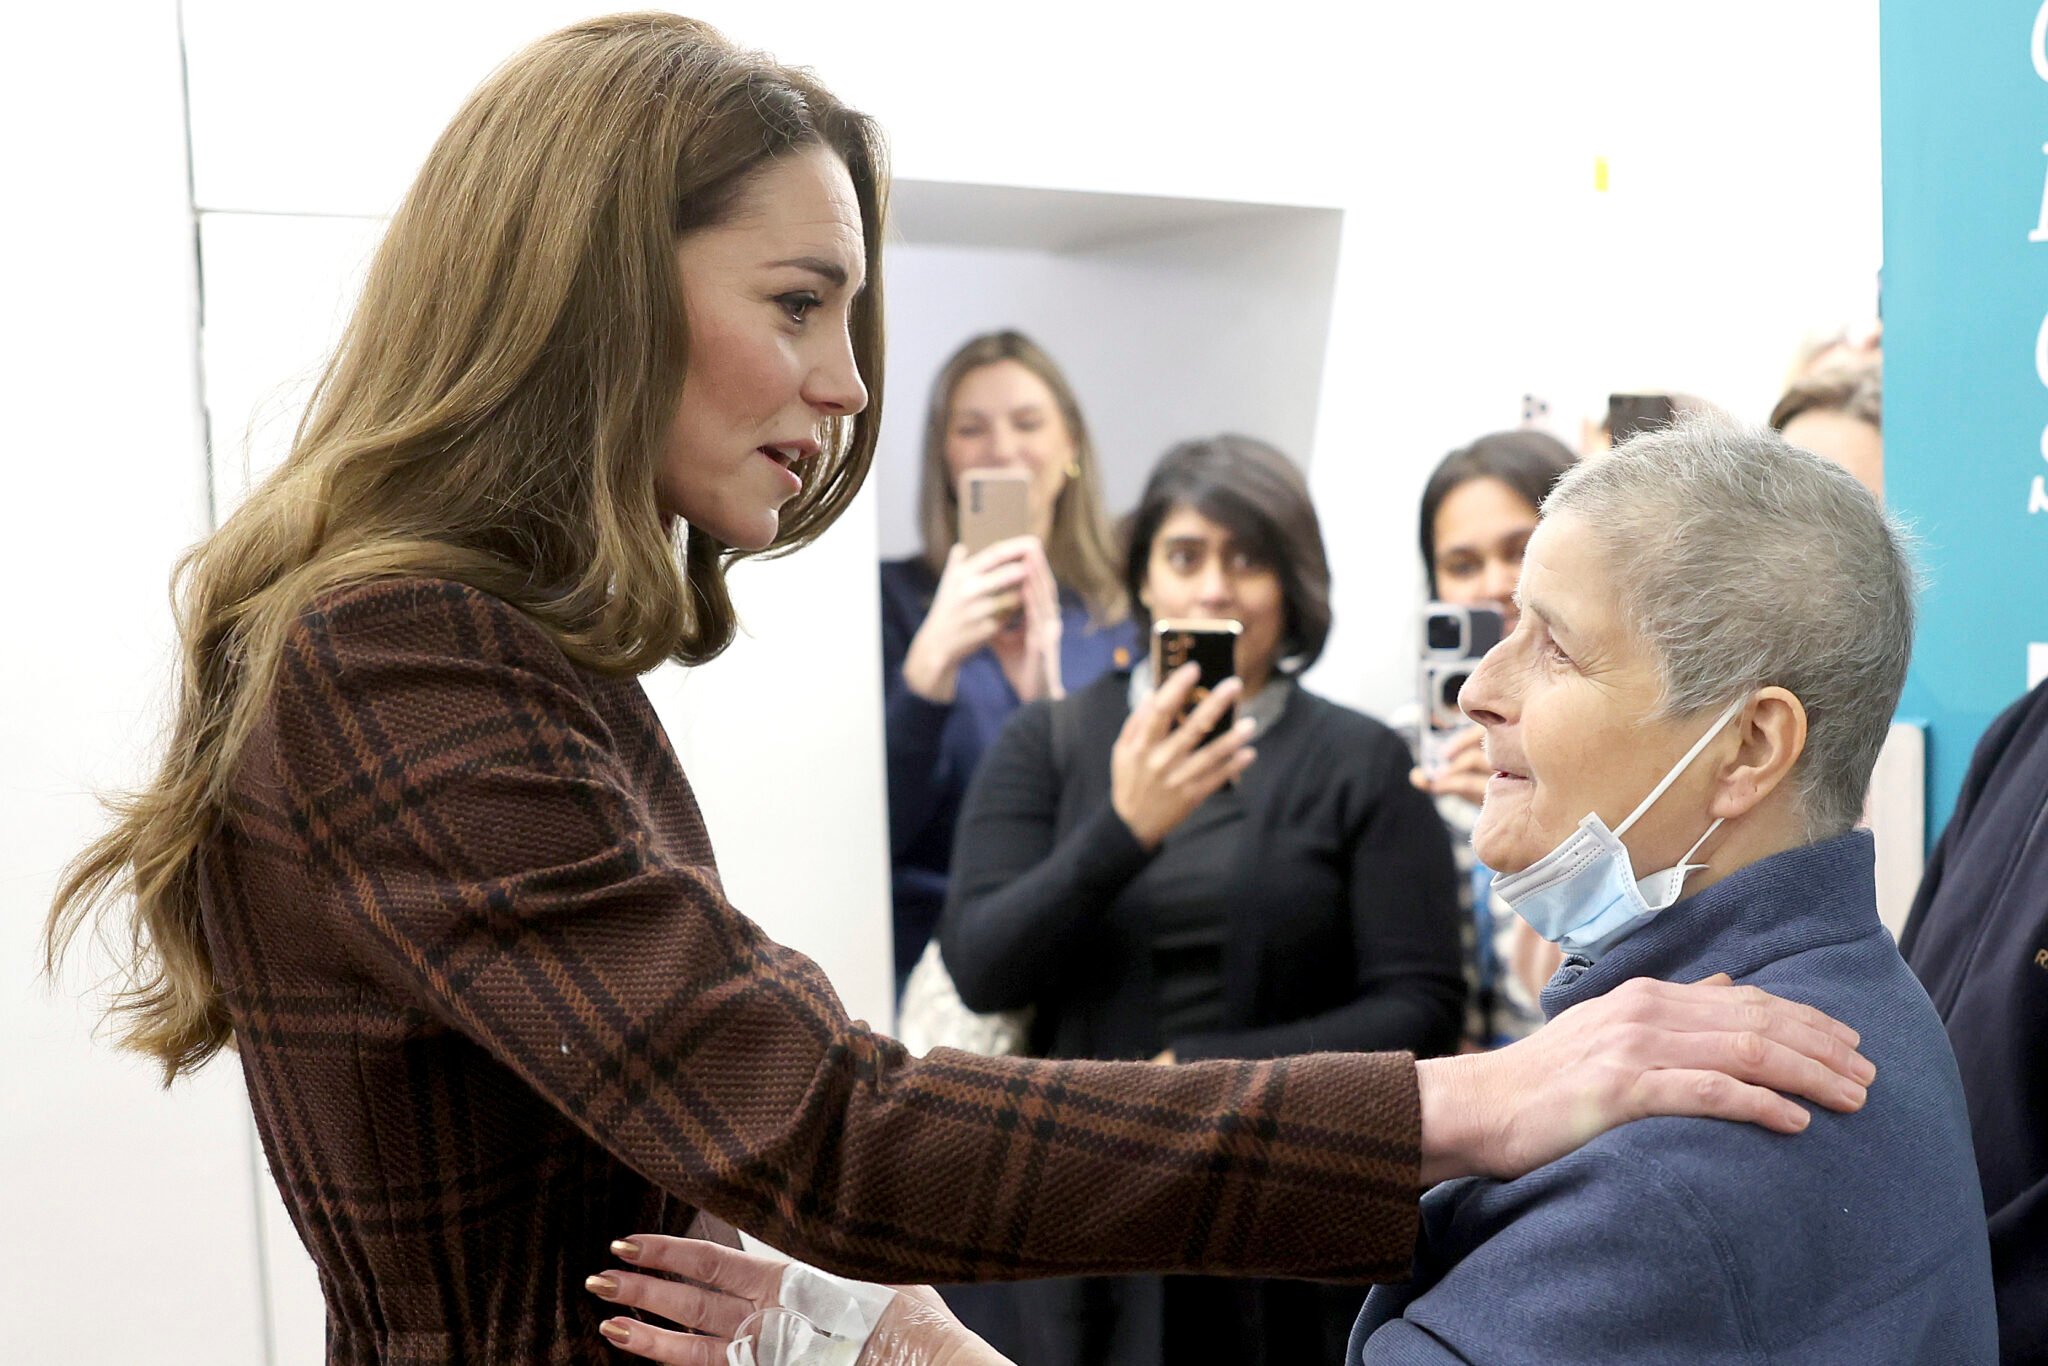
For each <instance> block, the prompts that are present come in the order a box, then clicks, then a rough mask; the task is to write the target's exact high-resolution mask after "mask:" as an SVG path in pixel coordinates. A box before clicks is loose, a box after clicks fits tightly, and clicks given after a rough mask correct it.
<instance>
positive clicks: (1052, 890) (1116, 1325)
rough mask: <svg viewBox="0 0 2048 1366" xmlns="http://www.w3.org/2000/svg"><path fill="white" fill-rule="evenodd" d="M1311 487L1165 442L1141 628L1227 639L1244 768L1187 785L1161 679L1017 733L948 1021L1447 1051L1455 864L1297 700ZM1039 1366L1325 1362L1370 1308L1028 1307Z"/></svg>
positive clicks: (1148, 1036) (972, 892)
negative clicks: (1152, 696)
mask: <svg viewBox="0 0 2048 1366" xmlns="http://www.w3.org/2000/svg"><path fill="white" fill-rule="evenodd" d="M1329 579H1330V576H1329V567H1328V563H1327V561H1326V559H1325V556H1324V550H1323V539H1322V532H1321V529H1320V527H1319V525H1318V523H1317V519H1316V515H1315V510H1314V507H1313V506H1312V504H1311V503H1310V501H1309V494H1308V489H1307V486H1306V484H1305V483H1304V481H1303V479H1302V477H1301V474H1300V472H1299V471H1298V470H1297V469H1296V468H1295V466H1294V465H1293V464H1292V463H1291V462H1290V461H1289V460H1288V459H1287V458H1286V457H1285V456H1284V455H1282V454H1281V453H1280V452H1279V451H1277V450H1275V449H1273V448H1272V447H1270V446H1268V445H1265V444H1264V443H1262V442H1258V441H1254V440H1251V439H1249V438H1246V437H1241V436H1221V437H1216V438H1212V439H1208V440H1200V441H1190V442H1187V443H1184V444H1182V445H1179V446H1176V447H1175V448H1173V449H1172V450H1170V451H1169V452H1167V454H1166V455H1165V456H1164V457H1163V458H1162V459H1161V460H1160V462H1159V464H1158V466H1157V467H1156V468H1155V469H1154V470H1153V472H1152V475H1151V477H1150V480H1149V481H1148V483H1147V485H1146V488H1145V492H1144V495H1143V497H1142V499H1141V500H1140V502H1139V504H1138V507H1137V510H1136V511H1135V512H1134V513H1133V514H1132V517H1131V523H1130V541H1129V546H1128V549H1127V551H1126V557H1125V574H1124V582H1125V586H1126V588H1127V589H1128V591H1129V593H1130V595H1131V597H1132V600H1133V601H1134V602H1135V603H1136V605H1137V606H1136V615H1137V619H1138V622H1139V623H1140V624H1141V625H1143V626H1147V627H1149V625H1150V624H1151V623H1152V622H1154V621H1158V620H1165V619H1173V618H1190V617H1193V618H1222V619H1228V620H1233V621H1236V622H1238V623H1240V624H1241V627H1242V634H1241V635H1240V636H1239V638H1238V644H1237V671H1238V678H1239V679H1240V680H1241V682H1242V692H1241V694H1240V696H1239V700H1238V715H1239V717H1240V721H1239V723H1238V727H1239V730H1240V731H1241V732H1242V734H1243V736H1244V738H1245V740H1246V742H1247V744H1248V746H1251V747H1256V753H1257V755H1258V758H1257V762H1255V763H1254V762H1251V755H1252V753H1253V749H1252V748H1249V747H1248V748H1247V749H1245V750H1244V751H1242V752H1241V754H1240V756H1238V759H1237V760H1236V761H1233V762H1232V763H1230V764H1228V765H1227V766H1223V767H1212V768H1209V769H1206V770H1204V771H1203V772H1202V774H1201V775H1200V776H1199V777H1195V776H1190V775H1187V774H1186V773H1185V772H1184V770H1182V768H1181V761H1180V760H1179V759H1178V757H1177V755H1178V753H1179V750H1178V748H1177V747H1178V746H1179V745H1181V744H1184V743H1185V740H1186V737H1184V736H1178V735H1177V734H1176V732H1175V730H1173V729H1169V728H1167V727H1165V726H1162V725H1161V724H1160V720H1161V718H1159V717H1158V716H1157V715H1156V714H1155V713H1151V712H1148V711H1145V710H1143V709H1137V708H1136V703H1137V702H1138V701H1140V700H1141V699H1143V698H1144V697H1145V696H1147V695H1148V694H1149V693H1150V692H1151V691H1152V688H1153V685H1154V682H1155V680H1154V679H1153V678H1152V675H1151V664H1150V662H1149V660H1141V661H1140V662H1139V663H1138V664H1137V666H1136V667H1135V668H1132V669H1126V670H1119V671H1116V672H1114V673H1111V674H1109V675H1107V676H1105V677H1103V678H1101V679H1100V680H1098V681H1097V682H1096V683H1095V684H1093V685H1092V686H1090V687H1088V688H1085V689H1082V690H1079V691H1077V692H1076V693H1074V694H1073V695H1072V696H1070V697H1068V698H1067V699H1066V700H1065V701H1062V702H1053V703H1047V704H1042V705H1037V706H1032V707H1028V708H1026V709H1025V710H1023V711H1021V712H1019V713H1018V715H1017V717H1016V718H1015V719H1014V720H1013V721H1012V722H1011V723H1010V725H1009V726H1007V727H1005V729H1004V731H1003V733H1002V735H1001V737H1000V738H999V739H998V740H997V741H996V744H995V746H994V747H993V748H992V749H991V750H990V752H989V755H988V758H987V760H986V761H985V763H984V765H983V767H982V770H981V772H980V773H979V774H978V775H977V776H976V778H975V781H974V784H973V786H972V787H971V788H970V790H969V793H968V797H967V803H966V806H965V808H964V809H963V811H962V813H961V818H960V835H959V843H958V845H957V847H956V848H955V851H954V865H953V872H954V885H953V893H952V897H951V899H950V901H949V903H948V907H947V911H946V917H945V920H944V922H943V925H942V928H941V931H940V940H941V943H942V945H943V948H944V955H945V960H946V963H947V965H948V966H949V968H950V969H951V970H952V972H953V975H954V980H955V981H956V982H957V983H958V986H959V990H960V995H961V998H962V999H963V1000H964V1001H965V1002H966V1003H967V1004H968V1005H969V1006H971V1007H973V1008H974V1009H976V1010H1014V1009H1020V1008H1024V1007H1029V1008H1032V1009H1033V1010H1034V1011H1035V1017H1034V1024H1033V1030H1032V1033H1033V1043H1034V1045H1035V1047H1034V1050H1033V1051H1034V1052H1038V1053H1042V1054H1043V1055H1044V1056H1047V1057H1052V1058H1156V1059H1158V1060H1160V1061H1163V1062H1176V1061H1178V1062H1194V1061H1200V1060H1206V1059H1214V1058H1273V1057H1280V1056H1283V1055H1286V1054H1292V1053H1312V1052H1322V1051H1329V1050H1347V1051H1358V1050H1379V1049H1390V1048H1391V1049H1402V1050H1406V1051H1409V1052H1413V1053H1415V1054H1417V1055H1418V1056H1425V1057H1426V1056H1429V1055H1432V1054H1441V1053H1445V1052H1448V1051H1450V1050H1451V1049H1452V1048H1453V1047H1454V1046H1455V1045H1456V1042H1457V1038H1458V1031H1459V1023H1460V1019H1461V1007H1462V1001H1463V995H1464V987H1463V983H1462V981H1461V979H1460V976H1459V971H1458V913H1457V904H1458V903H1457V891H1456V886H1455V875H1454V872H1453V863H1452V858H1451V851H1450V844H1449V840H1448V838H1447V836H1446V834H1445V831H1444V827H1443V824H1442V822H1440V821H1439V820H1438V819H1437V818H1436V815H1435V813H1434V811H1433V810H1432V809H1431V806H1430V803H1429V801H1428V799H1427V798H1425V797H1424V796H1423V795H1422V794H1421V793H1419V792H1417V791H1416V790H1415V788H1414V787H1413V786H1411V785H1410V783H1409V782H1408V781H1407V775H1408V770H1409V767H1410V762H1411V761H1410V758H1409V755H1408V752H1407V750H1406V748H1405V746H1403V744H1402V743H1401V741H1400V740H1399V739H1398V738H1397V737H1396V736H1395V735H1394V734H1393V733H1392V732H1391V731H1389V730H1387V729H1386V728H1385V727H1383V726H1381V725H1380V724H1379V723H1378V722H1376V721H1373V720H1371V719H1370V718H1368V717H1365V716H1363V715H1360V714H1359V713H1357V712H1354V711H1351V710H1349V709H1347V708H1344V707H1340V706H1337V705H1336V704H1334V703H1331V702H1328V701H1325V700H1324V699H1322V698H1320V697H1317V696H1315V695H1314V694H1312V693H1309V692H1307V691H1306V690H1304V689H1303V688H1302V687H1301V686H1300V685H1299V684H1298V683H1297V682H1296V681H1295V676H1296V675H1297V674H1298V673H1299V672H1300V671H1301V670H1302V669H1304V668H1306V667H1307V666H1308V665H1309V664H1311V663H1313V662H1314V660H1315V659H1316V657H1317V656H1318V655H1319V654H1320V653H1321V652H1322V648H1323V643H1324V641H1325V640H1326V638H1327V637H1328V634H1329V630H1330V609H1329ZM1018 1290H1019V1295H1020V1300H1019V1304H1020V1313H1021V1315H1022V1317H1023V1320H1024V1325H1023V1326H1024V1329H1025V1332H1026V1334H1027V1337H1028V1338H1029V1345H1028V1346H1027V1348H1026V1350H1025V1351H1024V1353H1023V1356H1022V1359H1023V1360H1026V1361H1028V1362H1029V1363H1031V1366H1064V1364H1065V1363H1073V1364H1075V1366H1141V1364H1142V1363H1157V1362H1161V1361H1164V1362H1190V1361H1219V1362H1221V1361H1229V1362H1233V1363H1238V1364H1239V1366H1256V1363H1261V1362H1271V1363H1282V1362H1286V1363H1293V1362H1307V1361H1318V1360H1321V1361H1329V1360H1334V1359H1335V1358H1336V1355H1337V1354H1338V1353H1339V1352H1340V1351H1341V1350H1342V1348H1343V1341H1344V1336H1345V1334H1346V1333H1347V1332H1348V1331H1349V1328H1350V1324H1351V1320H1352V1318H1353V1317H1354V1316H1355V1315H1356V1312H1357V1309H1358V1306H1359V1303H1360V1301H1361V1299H1362V1296H1360V1295H1359V1294H1358V1293H1357V1292H1356V1291H1349V1292H1347V1291H1344V1290H1341V1289H1337V1288H1334V1287H1323V1286H1315V1285H1311V1284H1308V1283H1304V1282H1285V1281H1263V1282H1259V1281H1253V1282H1238V1283H1224V1282H1218V1281H1205V1280H1193V1279H1169V1280H1167V1281H1165V1282H1164V1284H1163V1285H1162V1283H1161V1282H1160V1281H1158V1280H1157V1279H1127V1280H1118V1281H1103V1280H1094V1281H1085V1282H1055V1283H1044V1284H1036V1285H1026V1286H1021V1287H1018Z"/></svg>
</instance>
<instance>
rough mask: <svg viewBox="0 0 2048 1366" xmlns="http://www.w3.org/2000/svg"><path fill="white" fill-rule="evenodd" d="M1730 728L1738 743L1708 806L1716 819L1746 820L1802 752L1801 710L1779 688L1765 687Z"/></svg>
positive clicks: (1803, 716)
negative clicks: (1742, 817) (1739, 817)
mask: <svg viewBox="0 0 2048 1366" xmlns="http://www.w3.org/2000/svg"><path fill="white" fill-rule="evenodd" d="M1730 725H1731V728H1732V729H1733V730H1734V731H1735V734H1736V738H1737V740H1738V744H1737V745H1736V749H1735V754H1734V756H1733V757H1732V758H1730V759H1729V760H1728V761H1727V762H1726V763H1725V764H1723V765H1722V768H1721V773H1720V776H1719V778H1718V780H1717V786H1716V789H1715V792H1714V798H1713V801H1712V803H1711V804H1710V805H1709V807H1708V812H1709V814H1711V815H1713V816H1715V817H1718V818H1719V819H1721V820H1734V819H1735V818H1736V817H1737V816H1746V815H1748V814H1749V813H1750V812H1751V811H1753V810H1755V809H1756V808H1757V807H1758V806H1759V805H1761V804H1762V803H1763V800H1764V799H1765V798H1766V797H1768V796H1770V795H1771V793H1773V792H1775V791H1777V789H1778V786H1779V784H1781V783H1783V782H1784V781H1785V778H1786V775H1788V774H1789V773H1791V772H1792V766H1793V765H1794V764H1796V763H1798V762H1799V756H1800V755H1801V754H1804V753H1805V752H1806V706H1805V704H1804V703H1802V702H1801V701H1800V700H1799V699H1798V698H1797V697H1795V696H1794V695H1793V694H1792V693H1790V692H1788V691H1787V690H1785V689H1784V688H1778V687H1770V688H1765V689H1763V690H1762V691H1760V692H1758V693H1757V695H1756V697H1755V698H1754V699H1752V700H1751V701H1750V703H1749V705H1747V706H1745V707H1744V708H1743V709H1742V710H1741V711H1740V712H1738V713H1737V714H1736V717H1735V720H1734V721H1733V722H1732V723H1730Z"/></svg>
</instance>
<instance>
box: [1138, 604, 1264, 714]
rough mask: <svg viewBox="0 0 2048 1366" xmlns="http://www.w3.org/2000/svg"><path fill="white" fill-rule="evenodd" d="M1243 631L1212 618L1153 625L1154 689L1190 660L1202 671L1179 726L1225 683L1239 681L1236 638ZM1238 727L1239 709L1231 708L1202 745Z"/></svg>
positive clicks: (1239, 627)
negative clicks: (1226, 681)
mask: <svg viewBox="0 0 2048 1366" xmlns="http://www.w3.org/2000/svg"><path fill="white" fill-rule="evenodd" d="M1243 630H1244V627H1243V626H1242V625H1240V624H1239V623H1237V622H1235V621H1227V620H1221V619H1211V618H1181V619H1178V620H1169V621H1158V622H1154V623H1153V624H1152V682H1153V686H1154V687H1157V686H1158V685H1159V684H1161V683H1164V682H1165V681H1166V677H1167V675H1168V674H1170V673H1172V672H1174V671H1175V670H1176V669H1179V668H1180V667H1181V666H1182V665H1184V664H1186V663H1188V662H1189V661H1190V660H1192V661H1193V662H1194V663H1195V664H1196V665H1197V666H1199V667H1200V669H1201V671H1202V676H1201V677H1200V678H1199V679H1197V680H1196V682H1195V686H1194V687H1193V689H1191V690H1190V691H1189V693H1188V700H1187V705H1186V706H1184V707H1182V708H1181V711H1180V715H1179V716H1176V717H1175V718H1174V719H1173V723H1174V724H1175V725H1176V726H1177V725H1179V724H1180V723H1181V722H1183V721H1185V720H1187V719H1188V713H1189V712H1191V711H1193V710H1194V709H1195V708H1196V707H1198V706H1200V705H1201V704H1202V701H1203V699H1205V698H1207V697H1208V696H1209V694H1210V692H1211V691H1213V690H1214V689H1215V688H1216V687H1217V686H1218V685H1219V684H1221V683H1222V682H1223V680H1224V679H1226V678H1234V677H1236V675H1237V637H1238V634H1239V633H1240V632H1241V631H1243ZM1236 724H1237V708H1236V707H1232V708H1231V709H1230V711H1229V712H1228V713H1226V714H1225V715H1224V717H1223V719H1222V720H1220V721H1218V722H1217V723H1216V728H1215V729H1214V730H1212V731H1210V732H1209V734H1208V736H1207V737H1206V738H1205V739H1204V740H1203V741H1202V743H1203V744H1205V745H1206V744H1207V743H1209V741H1210V740H1214V739H1215V738H1217V737H1218V736H1220V735H1222V734H1223V733H1224V732H1226V731H1228V730H1229V729H1230V728H1231V727H1232V726H1234V725H1236Z"/></svg>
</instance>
